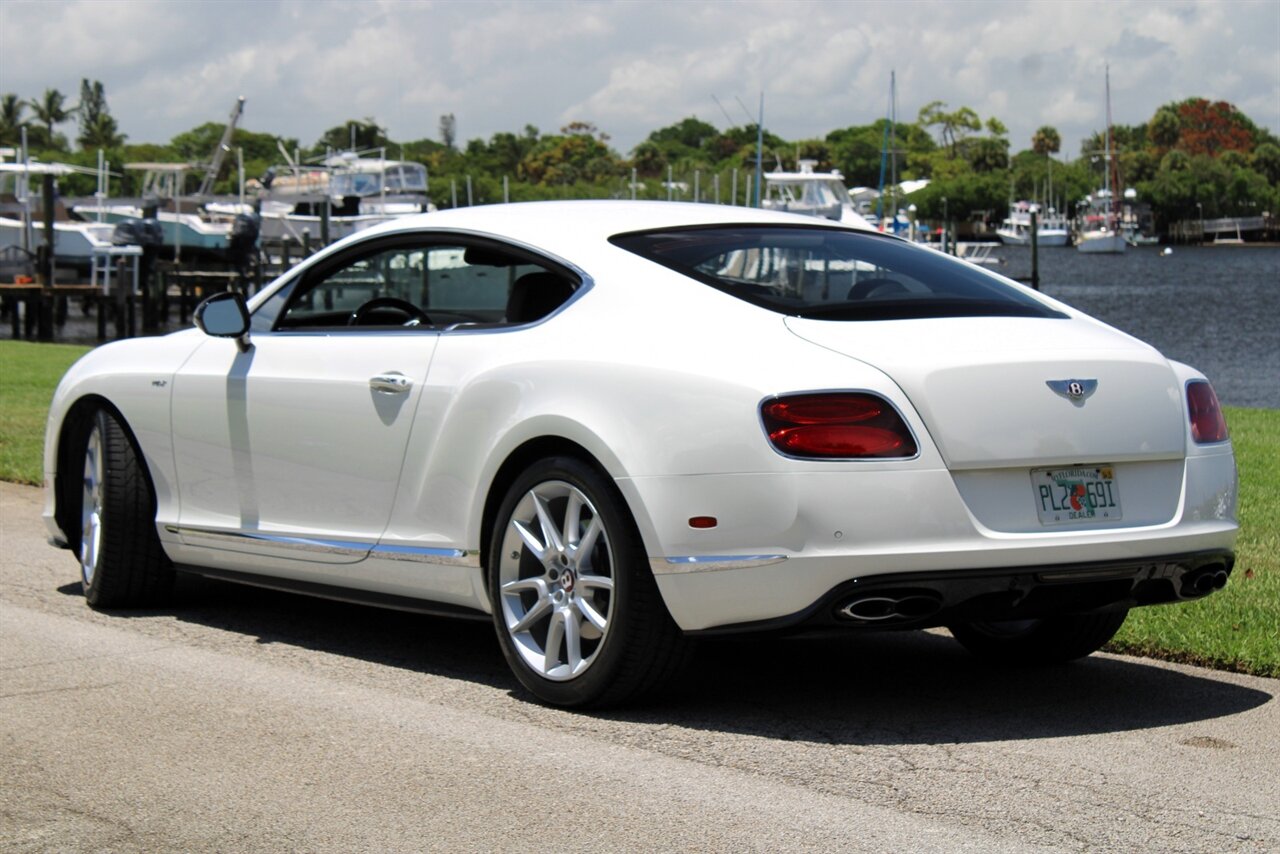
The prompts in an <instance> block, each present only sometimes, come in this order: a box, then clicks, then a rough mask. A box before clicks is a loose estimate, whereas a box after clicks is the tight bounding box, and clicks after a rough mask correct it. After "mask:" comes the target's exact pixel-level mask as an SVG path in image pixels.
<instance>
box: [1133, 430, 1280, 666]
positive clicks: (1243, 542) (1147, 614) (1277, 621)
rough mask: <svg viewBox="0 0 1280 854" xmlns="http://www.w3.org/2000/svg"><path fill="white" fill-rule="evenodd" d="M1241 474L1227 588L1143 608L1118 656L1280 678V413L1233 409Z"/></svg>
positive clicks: (1234, 440)
mask: <svg viewBox="0 0 1280 854" xmlns="http://www.w3.org/2000/svg"><path fill="white" fill-rule="evenodd" d="M1226 415H1227V424H1228V426H1229V427H1230V428H1231V441H1232V444H1233V445H1234V446H1235V452H1236V465H1237V466H1238V467H1239V469H1240V506H1239V515H1240V537H1239V539H1237V540H1236V566H1235V569H1234V570H1233V571H1232V573H1231V581H1230V582H1228V584H1227V586H1226V588H1225V589H1224V590H1222V591H1221V592H1219V593H1215V594H1213V595H1212V596H1210V597H1208V598H1207V599H1202V600H1201V601H1199V602H1190V603H1187V604H1180V605H1167V606H1156V607H1153V608H1137V609H1135V610H1133V611H1130V612H1129V619H1128V620H1126V621H1125V624H1124V627H1123V628H1122V629H1120V633H1119V634H1117V635H1116V637H1115V640H1113V641H1112V642H1111V644H1110V646H1109V647H1108V649H1110V650H1112V651H1114V652H1127V653H1132V654H1136V655H1149V656H1153V657H1156V658H1164V659H1169V660H1172V661H1185V662H1188V663H1191V664H1202V665H1206V666H1208V667H1216V668H1219V669H1223V670H1238V671H1241V672H1243V673H1253V674H1257V675H1259V676H1277V677H1280V409H1235V408H1232V407H1226Z"/></svg>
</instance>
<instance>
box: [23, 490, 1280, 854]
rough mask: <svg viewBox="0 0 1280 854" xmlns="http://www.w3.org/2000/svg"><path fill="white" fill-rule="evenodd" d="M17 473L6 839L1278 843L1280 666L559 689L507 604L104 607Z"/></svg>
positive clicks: (1106, 846) (891, 643) (117, 848)
mask: <svg viewBox="0 0 1280 854" xmlns="http://www.w3.org/2000/svg"><path fill="white" fill-rule="evenodd" d="M40 500H41V499H40V493H39V491H38V490H35V489H31V488H29V487H18V486H14V485H12V484H6V483H0V674H2V677H0V851H3V852H46V851H57V852H81V851H85V852H88V851H112V852H135V851H137V852H141V851H146V852H153V851H189V852H204V851H211V852H212V851H236V852H250V851H342V852H349V851H378V852H392V851H437V850H438V851H478V850H484V851H520V852H538V851H556V852H560V851H593V852H598V851H615V850H616V851H735V852H737V851H770V852H772V851H790V850H810V849H813V850H816V849H821V850H824V851H825V850H836V851H913V852H916V851H981V852H997V851H1205V852H1228V851H1276V850H1280V771H1278V769H1280V705H1278V704H1277V702H1276V696H1277V694H1278V693H1280V680H1275V679H1260V678H1254V677H1247V676H1241V675H1236V674H1230V673H1221V672H1215V671H1210V670H1203V669H1198V668H1193V667H1184V666H1180V665H1172V664H1166V663H1162V662H1155V661H1149V660H1145V659H1138V658H1129V657H1124V656H1113V655H1095V656H1092V657H1091V658H1089V659H1088V660H1086V661H1084V662H1080V663H1077V664H1074V665H1068V666H1064V667H1058V668H1050V669H1046V670H1030V671H1028V670H1008V669H999V668H993V667H987V666H984V665H981V664H979V663H978V662H976V661H975V660H973V659H972V658H970V657H969V656H968V654H967V653H965V652H964V651H963V650H962V649H961V648H960V647H959V646H958V645H957V644H955V643H954V641H952V640H951V639H950V638H949V637H947V636H946V635H945V633H943V632H932V633H922V632H913V633H903V634H885V635H862V636H844V637H838V638H821V639H814V638H805V639H757V640H731V641H719V642H715V643H704V644H703V645H701V646H700V647H699V650H698V654H697V656H696V658H695V660H694V662H693V665H692V667H691V669H690V672H689V673H688V674H687V676H686V678H685V679H684V680H683V681H682V682H681V683H680V684H679V685H678V686H677V687H676V688H675V689H674V690H673V691H672V692H671V693H670V694H668V695H667V696H664V697H663V698H661V699H659V700H656V701H654V702H651V703H649V704H646V705H644V706H641V707H638V708H633V709H625V710H614V711H610V712H606V713H576V712H565V711H560V710H556V709H550V708H546V707H543V706H540V705H538V704H537V703H535V702H534V701H533V700H532V698H531V697H530V696H529V695H527V694H526V693H524V692H523V691H522V690H520V689H519V687H518V685H517V683H516V682H515V680H514V678H512V677H511V676H510V675H509V674H508V672H507V670H506V667H505V664H504V662H503V660H502V656H501V653H500V652H499V650H498V646H497V643H496V640H495V639H494V637H493V630H492V628H491V627H489V626H487V625H485V624H481V623H468V622H455V621H450V620H446V619H440V618H431V617H423V616H417V615H410V614H403V613H397V612H389V611H379V610H376V609H371V608H365V607H359V606H354V605H345V604H340V603H334V602H326V601H322V600H314V599H308V598H304V597H298V596H292V595H287V594H282V593H275V592H271V591H264V590H258V589H253V588H248V587H240V586H236V585H231V584H224V583H219V582H211V581H206V580H197V579H192V580H189V581H186V582H184V583H183V584H182V586H181V589H180V591H179V597H178V600H177V602H176V603H175V604H174V605H173V606H171V607H168V608H165V609H163V610H157V611H146V612H114V613H98V612H94V611H92V610H90V609H89V608H88V607H87V606H86V605H85V604H84V601H83V598H82V597H81V593H80V585H79V581H78V575H77V567H76V563H75V560H74V558H73V556H72V555H70V554H69V553H67V552H62V551H58V550H55V549H53V548H51V547H50V546H48V545H46V543H45V536H46V535H45V532H44V528H43V525H42V523H41V522H40V519H39V513H40Z"/></svg>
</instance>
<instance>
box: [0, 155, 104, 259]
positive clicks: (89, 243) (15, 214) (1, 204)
mask: <svg viewBox="0 0 1280 854" xmlns="http://www.w3.org/2000/svg"><path fill="white" fill-rule="evenodd" d="M84 171H91V170H85V169H82V168H81V167H78V166H72V165H70V164H66V163H39V162H34V161H29V162H26V163H7V162H0V252H2V253H4V254H5V255H12V254H14V253H22V254H25V255H26V256H27V257H28V258H31V257H34V254H35V252H36V250H37V249H39V248H40V247H41V246H43V245H44V242H45V241H44V238H45V230H44V223H43V221H42V219H41V217H40V216H39V215H38V213H36V210H37V208H36V204H35V200H36V199H37V198H38V197H39V191H38V190H33V189H32V187H31V180H30V179H31V178H32V176H43V175H54V176H63V175H70V174H72V173H75V172H84ZM61 207H62V206H61V205H60V204H59V205H57V206H56V209H55V219H54V222H53V251H54V257H55V258H57V260H58V261H59V262H61V263H65V264H71V265H75V266H88V265H89V263H90V262H91V261H92V259H93V254H94V250H95V249H97V250H102V249H108V248H110V246H111V233H112V231H113V230H114V228H115V227H114V226H113V225H110V224H104V223H96V222H80V221H78V220H73V219H69V218H67V217H66V215H65V212H64V213H63V215H62V216H58V215H57V214H58V212H59V210H60V209H61Z"/></svg>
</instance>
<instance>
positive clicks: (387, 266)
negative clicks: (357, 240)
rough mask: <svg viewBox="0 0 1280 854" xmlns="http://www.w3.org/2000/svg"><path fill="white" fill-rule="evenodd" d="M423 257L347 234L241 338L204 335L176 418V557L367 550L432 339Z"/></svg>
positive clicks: (348, 555)
mask: <svg viewBox="0 0 1280 854" xmlns="http://www.w3.org/2000/svg"><path fill="white" fill-rule="evenodd" d="M425 258H426V251H425V248H424V246H423V245H422V242H421V240H412V239H409V240H406V239H405V238H403V237H402V238H396V239H390V240H387V241H382V242H377V241H375V242H372V243H365V244H360V245H359V246H357V247H353V248H351V249H350V250H348V252H346V253H343V254H342V255H340V256H337V257H335V258H333V259H331V260H330V261H329V262H328V263H325V264H323V265H319V266H316V267H313V268H312V269H311V270H309V271H307V272H306V273H305V274H303V275H301V276H299V277H298V278H297V279H296V280H295V281H294V282H293V283H291V284H290V285H288V286H287V287H286V288H284V289H282V291H281V292H280V293H277V294H276V295H274V296H273V297H272V298H271V299H269V300H268V301H266V302H265V303H264V304H262V305H261V306H259V307H258V309H257V310H256V311H255V317H254V327H255V328H256V331H253V332H252V334H251V339H250V341H251V346H250V347H249V348H248V349H247V351H243V352H242V351H241V349H240V348H239V347H237V345H236V343H235V342H234V341H230V340H226V339H217V338H210V339H209V340H208V341H206V342H204V343H203V344H202V345H201V347H200V348H199V349H198V350H197V351H196V352H195V354H194V355H193V356H192V357H191V359H190V360H189V361H188V362H187V364H186V365H184V366H183V368H182V370H181V371H179V373H178V375H177V376H176V377H175V379H174V387H173V403H172V406H173V409H172V425H173V436H174V452H175V458H176V472H177V477H178V484H177V487H178V494H179V497H180V509H179V523H178V525H177V528H178V530H177V532H176V533H178V534H179V535H180V537H181V540H182V542H183V544H184V545H186V546H188V547H190V548H189V549H187V550H186V553H185V554H184V557H187V558H188V559H194V560H196V561H198V562H202V563H206V564H207V565H214V566H221V567H224V568H237V569H244V570H249V571H273V567H275V568H278V561H279V560H291V561H298V560H301V561H307V562H312V563H352V562H356V561H359V560H362V559H363V558H364V557H365V556H366V555H367V554H368V552H369V549H370V548H371V547H372V545H373V544H374V543H375V542H376V541H377V539H378V537H379V535H380V534H381V533H382V531H383V529H384V528H385V526H386V524H387V520H388V518H389V517H390V514H391V509H392V503H393V501H394V499H395V495H396V489H397V486H398V484H399V480H400V473H401V466H402V463H403V460H404V454H405V447H406V444H407V443H408V440H409V434H410V430H411V426H412V423H413V420H414V413H415V411H416V409H417V406H418V402H419V399H420V396H421V391H422V386H423V381H424V379H425V377H426V374H427V369H428V367H429V365H430V363H431V358H432V354H433V352H434V350H435V347H436V344H437V342H438V340H439V332H438V328H437V327H434V326H432V320H431V318H429V317H427V316H426V315H425V313H424V312H423V310H422V309H421V308H420V304H421V303H423V302H424V301H425V299H426V287H425V282H426V275H427V272H426V263H425ZM259 313H263V314H264V315H266V316H259ZM264 326H265V327H266V329H263V327H264ZM192 554H194V555H195V557H194V558H192ZM264 559H266V560H265V561H264Z"/></svg>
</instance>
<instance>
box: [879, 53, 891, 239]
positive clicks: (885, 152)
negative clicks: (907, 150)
mask: <svg viewBox="0 0 1280 854" xmlns="http://www.w3.org/2000/svg"><path fill="white" fill-rule="evenodd" d="M894 73H895V72H893V71H890V72H889V108H888V109H887V110H885V125H884V140H883V141H882V142H881V143H880V186H879V187H877V188H876V219H877V220H878V221H879V223H880V230H881V231H884V170H885V166H886V163H887V161H888V158H889V129H890V128H891V127H893V86H894Z"/></svg>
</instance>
